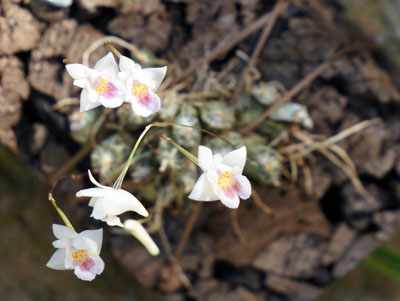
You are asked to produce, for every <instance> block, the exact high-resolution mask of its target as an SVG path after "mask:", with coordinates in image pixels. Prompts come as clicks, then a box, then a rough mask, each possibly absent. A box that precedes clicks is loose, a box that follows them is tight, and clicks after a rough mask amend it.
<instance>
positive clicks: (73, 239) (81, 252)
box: [46, 224, 104, 281]
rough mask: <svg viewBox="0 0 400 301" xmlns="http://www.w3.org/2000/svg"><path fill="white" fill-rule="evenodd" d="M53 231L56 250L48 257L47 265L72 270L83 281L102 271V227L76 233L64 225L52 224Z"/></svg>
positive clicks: (90, 279)
mask: <svg viewBox="0 0 400 301" xmlns="http://www.w3.org/2000/svg"><path fill="white" fill-rule="evenodd" d="M53 233H54V236H55V237H56V238H58V240H56V241H54V242H53V246H54V247H55V248H57V251H55V252H54V254H53V256H52V257H51V258H50V260H49V262H48V263H47V265H46V266H47V267H49V268H51V269H54V270H74V273H75V275H76V276H77V277H78V278H79V279H81V280H85V281H92V280H93V279H94V278H95V277H96V275H100V274H101V273H102V272H103V270H104V261H103V260H102V259H101V258H100V251H101V245H102V243H103V229H98V230H86V231H82V232H80V233H76V232H75V231H74V230H72V229H70V228H68V227H66V226H63V225H57V224H53Z"/></svg>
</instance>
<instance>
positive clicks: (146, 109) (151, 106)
mask: <svg viewBox="0 0 400 301" xmlns="http://www.w3.org/2000/svg"><path fill="white" fill-rule="evenodd" d="M130 95H132V94H130ZM131 103H132V110H133V111H134V112H135V113H136V114H138V115H140V116H142V117H148V116H150V115H151V114H153V113H156V112H158V111H159V110H160V109H161V101H160V98H159V97H158V95H157V94H155V93H152V92H150V102H148V103H146V104H141V103H140V102H139V101H138V100H137V98H136V97H134V98H133V100H131Z"/></svg>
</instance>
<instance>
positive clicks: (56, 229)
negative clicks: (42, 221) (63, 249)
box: [53, 224, 77, 239]
mask: <svg viewBox="0 0 400 301" xmlns="http://www.w3.org/2000/svg"><path fill="white" fill-rule="evenodd" d="M53 233H54V236H55V237H57V238H58V239H63V238H74V237H76V236H77V233H76V232H75V231H74V230H72V229H70V228H68V227H67V226H63V225H57V224H53Z"/></svg>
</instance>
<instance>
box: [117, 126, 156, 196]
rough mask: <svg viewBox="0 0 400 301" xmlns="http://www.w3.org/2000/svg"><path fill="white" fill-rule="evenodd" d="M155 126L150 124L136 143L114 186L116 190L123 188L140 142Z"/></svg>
mask: <svg viewBox="0 0 400 301" xmlns="http://www.w3.org/2000/svg"><path fill="white" fill-rule="evenodd" d="M153 126H155V125H154V124H152V123H151V124H149V125H148V126H146V127H145V129H144V131H143V132H142V134H140V136H139V139H138V140H137V141H136V144H135V146H134V147H133V149H132V151H131V154H130V155H129V158H128V161H126V164H125V167H124V169H123V170H122V172H121V174H120V175H119V177H118V179H117V180H116V181H115V184H114V186H113V188H114V189H120V188H121V186H122V181H123V180H124V178H125V175H126V173H127V172H128V169H129V166H130V165H131V163H132V159H133V156H134V155H135V153H136V150H137V148H138V147H139V144H140V142H142V140H143V138H144V136H145V135H146V134H147V132H148V131H149V130H150V129H151V128H152V127H153Z"/></svg>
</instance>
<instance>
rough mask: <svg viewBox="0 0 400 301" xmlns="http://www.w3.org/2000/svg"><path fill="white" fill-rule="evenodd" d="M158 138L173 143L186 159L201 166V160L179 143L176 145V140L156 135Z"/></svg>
mask: <svg viewBox="0 0 400 301" xmlns="http://www.w3.org/2000/svg"><path fill="white" fill-rule="evenodd" d="M155 135H156V136H158V137H160V138H161V139H164V140H165V141H167V142H169V143H171V144H172V145H173V146H175V147H176V148H177V149H178V150H179V151H180V152H181V153H182V154H183V155H184V156H185V157H187V158H188V159H189V160H190V161H192V162H193V163H194V164H196V165H197V166H199V167H200V165H199V160H198V159H197V158H196V156H194V155H193V154H192V153H191V152H189V151H188V150H186V149H184V148H183V147H182V146H180V145H179V144H178V143H176V142H175V141H174V140H172V139H171V138H169V137H166V136H163V135H159V134H155Z"/></svg>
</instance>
